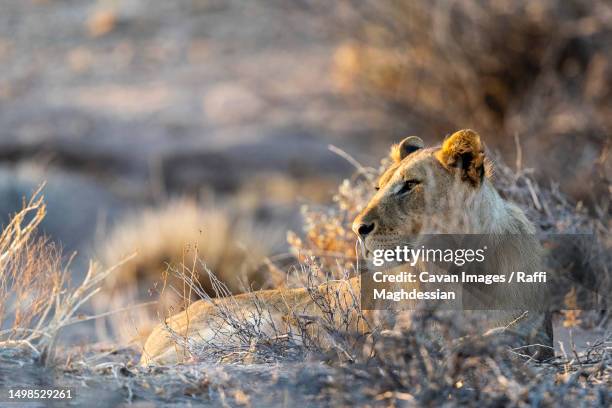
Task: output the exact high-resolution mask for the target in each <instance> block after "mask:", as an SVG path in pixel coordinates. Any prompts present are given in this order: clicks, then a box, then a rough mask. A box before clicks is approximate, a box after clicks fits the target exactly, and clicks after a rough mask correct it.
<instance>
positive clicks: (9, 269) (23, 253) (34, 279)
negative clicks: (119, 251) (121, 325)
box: [0, 186, 112, 363]
mask: <svg viewBox="0 0 612 408" xmlns="http://www.w3.org/2000/svg"><path fill="white" fill-rule="evenodd" d="M45 214H46V206H45V203H44V197H43V195H42V186H41V187H40V188H39V189H38V190H36V191H35V192H34V193H33V194H32V197H31V198H30V200H29V201H27V202H26V201H24V204H23V208H22V209H21V210H20V211H19V212H17V213H16V214H15V215H14V216H13V217H12V219H11V221H10V222H9V224H8V225H7V226H6V227H4V229H3V230H2V234H1V235H0V346H1V347H27V348H29V349H30V350H31V351H32V352H33V353H34V354H35V356H36V357H37V358H39V359H40V361H42V362H43V363H46V362H48V361H52V357H53V356H54V353H55V341H56V339H57V335H58V333H59V331H60V330H61V329H62V328H64V327H66V326H69V325H72V324H74V323H78V322H81V321H84V320H88V319H91V318H93V317H87V316H77V315H76V313H77V311H78V310H79V309H80V307H81V306H82V305H83V304H84V303H86V302H87V301H88V300H89V299H90V298H91V297H92V296H93V295H95V294H96V293H97V292H98V291H99V289H100V285H101V282H102V281H103V280H104V279H105V278H106V277H107V276H108V275H109V274H110V272H111V271H112V268H111V269H108V270H106V271H98V270H97V269H96V267H95V265H94V264H90V266H89V270H88V272H87V275H86V277H85V279H84V281H83V282H82V283H81V284H80V285H79V286H77V287H76V288H71V287H70V285H69V277H70V272H69V271H68V269H67V268H65V267H63V266H62V256H61V251H60V250H59V249H58V248H57V247H56V246H55V245H54V244H53V243H50V242H49V241H48V240H47V239H46V238H37V237H36V229H37V227H38V226H39V225H40V223H41V221H42V220H43V219H44V217H45ZM68 264H69V263H68Z"/></svg>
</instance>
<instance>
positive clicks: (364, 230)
mask: <svg viewBox="0 0 612 408" xmlns="http://www.w3.org/2000/svg"><path fill="white" fill-rule="evenodd" d="M374 228H376V224H375V223H371V224H365V223H354V224H353V231H354V232H355V234H357V235H359V236H360V237H361V238H365V237H366V236H367V235H368V234H369V233H370V232H372V231H374Z"/></svg>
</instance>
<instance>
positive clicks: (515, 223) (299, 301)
mask: <svg viewBox="0 0 612 408" xmlns="http://www.w3.org/2000/svg"><path fill="white" fill-rule="evenodd" d="M415 143H416V144H415ZM392 158H393V160H394V162H393V164H392V165H391V166H390V167H389V169H388V170H387V171H386V172H385V173H384V174H383V175H382V176H381V178H380V179H379V182H378V192H377V193H376V194H375V195H374V197H373V198H372V199H371V201H370V202H369V203H368V205H367V206H366V208H365V209H364V210H363V211H362V213H361V214H360V215H359V216H358V217H357V218H356V220H355V222H354V224H353V229H354V230H355V232H356V233H357V234H358V235H360V238H361V240H362V242H363V244H364V248H365V252H366V254H365V255H366V256H367V255H368V254H371V253H372V252H373V251H375V250H377V249H389V248H395V247H396V246H402V245H406V244H407V243H409V242H410V240H413V239H414V238H413V237H414V236H423V234H434V233H437V234H439V233H444V234H459V233H461V234H495V235H496V236H499V237H502V238H500V241H499V242H498V245H496V249H495V251H498V252H495V253H492V254H489V256H488V259H489V262H490V263H489V264H488V265H486V268H487V269H488V270H495V271H498V273H505V272H509V271H511V270H532V271H535V270H538V269H537V268H538V266H539V262H540V251H539V244H538V242H537V240H536V238H535V236H534V235H533V234H534V227H533V225H532V224H531V223H530V222H529V221H528V220H527V219H526V217H525V216H524V214H523V213H522V211H521V210H520V209H519V208H518V207H516V206H515V205H513V204H511V203H509V202H507V201H505V200H504V199H502V197H501V196H500V195H499V194H498V193H497V191H496V190H495V188H494V187H493V185H492V184H491V182H490V181H489V180H488V177H487V175H486V174H485V173H486V171H485V161H484V153H483V151H482V146H481V145H480V138H479V137H478V135H477V134H475V133H474V132H472V131H460V132H457V133H455V134H454V135H453V136H451V137H450V138H449V139H447V140H446V141H445V143H444V144H443V146H442V147H437V148H429V149H424V148H423V146H422V141H420V139H417V138H414V137H410V138H407V139H406V140H404V142H402V144H401V145H398V146H395V147H394V149H393V150H392ZM513 237H515V238H513ZM516 237H520V238H518V239H517V238H516ZM411 243H414V242H411ZM483 290H484V291H485V292H486V293H487V294H488V295H489V296H492V297H494V298H496V299H500V306H503V307H500V308H499V309H506V310H505V311H504V310H499V311H491V312H482V313H483V316H484V317H485V319H486V320H487V322H488V327H489V328H495V327H499V326H506V325H508V324H510V323H512V322H513V321H514V320H515V319H516V318H517V317H519V316H520V315H521V314H522V311H521V310H508V309H509V308H508V304H514V305H520V304H530V303H533V301H534V300H537V298H538V296H539V293H538V292H537V290H538V287H537V286H529V285H528V286H526V287H519V286H515V285H487V286H486V287H483ZM318 292H319V295H320V296H323V297H325V298H326V301H327V302H328V303H329V304H331V305H333V304H334V302H335V301H336V300H335V299H337V298H336V296H337V293H338V292H340V293H342V294H343V295H348V294H349V293H350V295H351V296H359V295H360V278H359V277H354V278H351V279H349V280H348V281H344V282H331V283H328V284H324V285H321V286H320V287H319V288H318ZM253 296H256V297H257V299H258V304H260V305H265V308H266V310H267V311H269V316H271V317H272V322H273V324H274V325H276V326H277V327H281V326H283V325H287V324H291V323H290V322H289V321H290V316H291V315H292V313H295V312H296V311H298V312H302V311H303V312H305V313H307V314H310V315H314V316H316V315H321V314H322V313H323V312H322V311H321V310H320V308H319V307H317V305H316V304H315V302H314V301H313V294H312V292H309V291H308V290H306V289H286V288H285V289H277V290H267V291H261V292H255V295H252V294H245V295H238V296H233V297H230V298H220V299H214V300H212V301H210V302H207V301H202V300H201V301H197V302H195V303H194V304H193V305H191V306H190V307H189V308H188V309H187V310H186V311H184V312H181V313H179V314H177V315H175V316H173V317H171V318H170V319H168V320H167V322H166V323H167V325H168V327H169V328H170V329H171V330H172V331H174V332H176V333H177V334H179V335H182V336H185V335H187V336H199V338H201V339H203V340H207V341H210V340H212V339H214V338H215V331H216V330H218V328H219V327H220V326H219V324H223V323H222V322H221V323H220V322H219V321H218V317H216V316H215V313H214V311H215V308H217V307H218V306H219V305H222V306H224V307H230V308H235V309H236V310H243V311H244V309H247V310H248V309H249V308H253V307H254V306H253V305H254V303H253ZM504 299H507V300H509V301H508V302H504ZM467 300H469V301H470V302H472V303H471V304H476V306H478V305H477V302H478V299H477V298H474V299H464V301H467ZM474 309H478V307H474ZM288 318H289V319H288ZM357 326H360V325H359V324H357ZM213 328H215V329H213ZM352 329H355V330H364V329H365V328H364V327H354V328H352ZM514 329H516V331H518V332H519V333H521V335H522V338H523V339H524V340H525V343H539V344H544V345H545V346H546V347H545V349H544V351H542V350H538V351H537V352H538V353H540V356H542V355H547V354H549V352H550V348H549V346H551V345H552V333H551V332H552V328H551V323H550V318H549V317H548V316H547V315H545V314H544V313H535V314H531V315H529V316H528V317H527V318H523V319H521V321H520V323H519V324H518V325H516V327H515V328H514ZM183 359H184V351H182V350H180V349H179V347H177V346H176V344H175V341H174V340H173V339H172V338H171V336H170V333H169V331H168V328H167V327H165V326H164V325H159V326H158V327H157V328H155V329H154V331H153V332H152V333H151V335H150V336H149V338H148V340H147V342H146V344H145V347H144V351H143V355H142V358H141V364H143V365H146V364H149V363H151V362H156V363H172V362H177V361H182V360H183Z"/></svg>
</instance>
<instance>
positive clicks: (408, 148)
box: [391, 136, 425, 162]
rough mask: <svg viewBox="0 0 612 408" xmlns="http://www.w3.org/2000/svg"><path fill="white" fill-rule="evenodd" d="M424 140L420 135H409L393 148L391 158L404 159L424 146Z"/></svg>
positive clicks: (395, 159) (394, 159)
mask: <svg viewBox="0 0 612 408" xmlns="http://www.w3.org/2000/svg"><path fill="white" fill-rule="evenodd" d="M424 146H425V145H424V143H423V140H421V138H420V137H418V136H408V137H407V138H405V139H404V140H402V141H401V142H400V143H398V144H396V145H393V147H392V148H391V159H393V161H395V162H400V161H402V160H404V158H405V157H406V156H408V155H409V154H410V153H414V152H416V151H417V150H419V149H422V148H423V147H424Z"/></svg>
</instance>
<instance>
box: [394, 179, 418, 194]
mask: <svg viewBox="0 0 612 408" xmlns="http://www.w3.org/2000/svg"><path fill="white" fill-rule="evenodd" d="M417 184H419V182H418V181H416V180H408V181H404V182H403V183H402V184H401V185H400V186H398V187H397V190H396V192H395V194H397V195H402V194H406V193H409V192H410V191H412V189H413V188H414V187H415V186H416V185H417Z"/></svg>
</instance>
